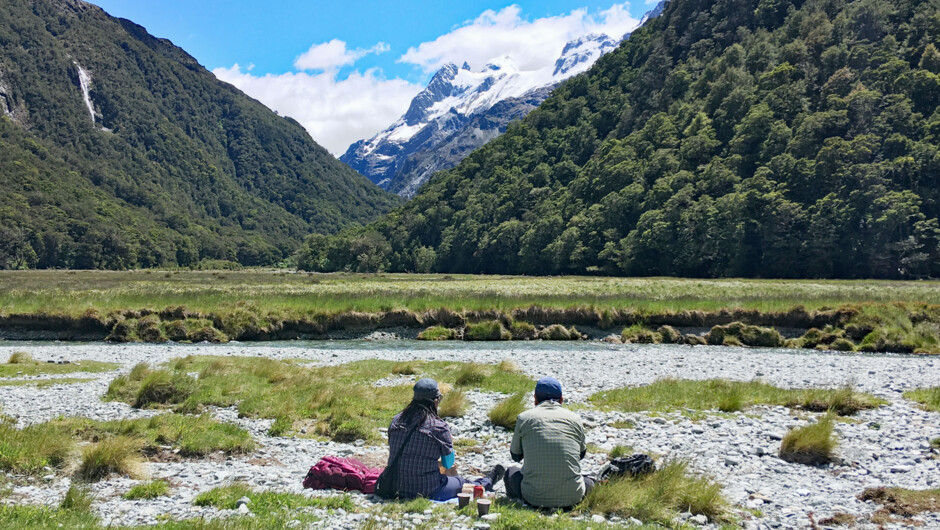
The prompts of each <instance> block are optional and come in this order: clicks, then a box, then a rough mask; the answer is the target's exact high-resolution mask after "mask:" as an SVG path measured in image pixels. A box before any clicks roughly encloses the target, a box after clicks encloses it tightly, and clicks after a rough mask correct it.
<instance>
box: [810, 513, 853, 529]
mask: <svg viewBox="0 0 940 530" xmlns="http://www.w3.org/2000/svg"><path fill="white" fill-rule="evenodd" d="M856 519H857V517H855V516H854V515H852V514H850V513H845V512H836V513H834V514H832V515H831V516H829V517H825V518H823V519H820V520H819V524H821V525H822V526H855V520H856Z"/></svg>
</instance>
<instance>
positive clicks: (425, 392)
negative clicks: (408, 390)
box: [414, 377, 443, 401]
mask: <svg viewBox="0 0 940 530" xmlns="http://www.w3.org/2000/svg"><path fill="white" fill-rule="evenodd" d="M414 392H415V395H414V399H426V400H428V401H434V400H435V399H437V398H439V397H441V396H442V395H443V394H441V389H439V388H438V387H437V381H435V380H433V379H431V378H430V377H425V378H424V379H418V382H417V383H415V386H414Z"/></svg>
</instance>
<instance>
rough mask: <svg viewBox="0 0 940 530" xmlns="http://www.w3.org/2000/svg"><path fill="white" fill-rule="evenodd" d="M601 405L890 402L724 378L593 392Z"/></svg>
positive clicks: (818, 406)
mask: <svg viewBox="0 0 940 530" xmlns="http://www.w3.org/2000/svg"><path fill="white" fill-rule="evenodd" d="M589 399H590V401H591V403H593V404H594V405H596V406H599V407H604V408H609V409H615V410H620V411H623V412H668V411H676V410H684V409H692V410H719V411H722V412H737V411H740V410H742V409H744V408H746V407H749V406H753V405H782V406H785V407H796V408H801V409H805V410H810V411H815V412H822V411H827V410H833V411H834V412H836V413H838V414H840V415H852V414H855V413H856V412H858V411H859V410H865V409H871V408H875V407H877V406H879V405H882V404H885V403H886V402H885V401H884V400H882V399H880V398H877V397H875V396H872V395H870V394H864V393H861V392H855V391H854V390H853V389H852V388H851V387H849V386H845V387H842V388H837V389H819V388H810V389H793V390H789V389H783V388H778V387H775V386H773V385H769V384H767V383H761V382H758V381H749V382H742V381H728V380H725V379H708V380H701V381H698V380H685V379H660V380H658V381H655V382H653V383H652V384H649V385H646V386H638V387H626V388H618V389H614V390H604V391H601V392H597V393H595V394H593V395H592V396H591V397H590V398H589Z"/></svg>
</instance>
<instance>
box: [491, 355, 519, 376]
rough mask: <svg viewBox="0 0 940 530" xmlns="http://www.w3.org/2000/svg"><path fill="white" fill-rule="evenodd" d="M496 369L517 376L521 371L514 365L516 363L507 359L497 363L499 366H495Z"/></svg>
mask: <svg viewBox="0 0 940 530" xmlns="http://www.w3.org/2000/svg"><path fill="white" fill-rule="evenodd" d="M496 369H497V370H499V371H501V372H509V373H513V374H517V373H519V372H521V371H522V369H521V368H519V365H518V364H516V361H514V360H512V359H509V358H506V359H502V360H501V361H499V364H497V365H496Z"/></svg>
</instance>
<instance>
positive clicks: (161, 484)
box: [123, 479, 170, 501]
mask: <svg viewBox="0 0 940 530" xmlns="http://www.w3.org/2000/svg"><path fill="white" fill-rule="evenodd" d="M168 493H170V483H169V482H167V481H166V480H165V479H160V480H153V481H150V482H144V483H142V484H137V485H136V486H134V487H132V488H131V489H130V490H128V491H127V493H125V494H124V495H123V497H124V498H125V499H127V500H129V501H135V500H138V499H148V500H149V499H156V498H157V497H163V496H164V495H166V494H168Z"/></svg>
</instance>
